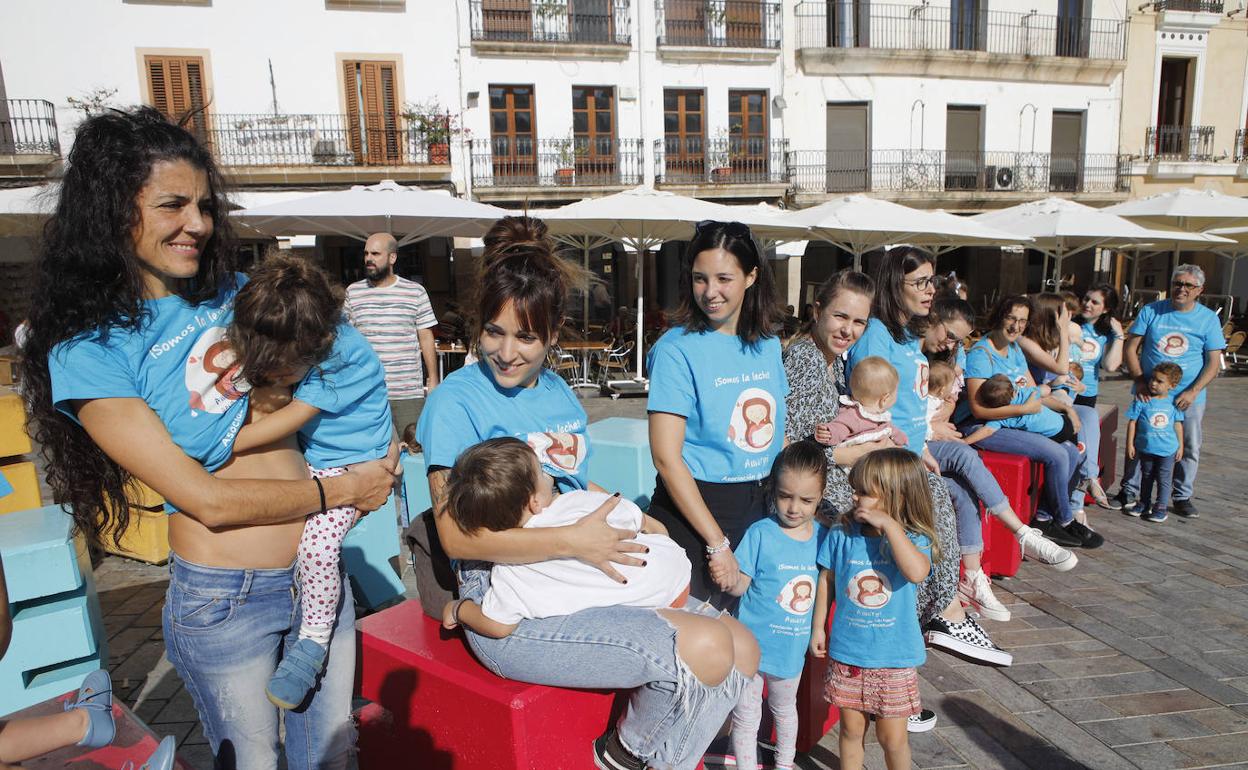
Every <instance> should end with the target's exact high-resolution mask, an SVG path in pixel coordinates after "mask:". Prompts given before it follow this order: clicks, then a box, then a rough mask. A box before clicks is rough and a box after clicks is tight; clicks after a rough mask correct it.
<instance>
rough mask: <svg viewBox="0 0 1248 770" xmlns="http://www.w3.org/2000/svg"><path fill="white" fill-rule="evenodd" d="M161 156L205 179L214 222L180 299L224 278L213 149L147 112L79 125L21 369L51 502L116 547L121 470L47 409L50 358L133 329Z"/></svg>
mask: <svg viewBox="0 0 1248 770" xmlns="http://www.w3.org/2000/svg"><path fill="white" fill-rule="evenodd" d="M165 161H185V162H187V163H189V164H190V165H191V166H193V167H194V168H195V169H197V170H199V171H202V172H203V173H204V174H205V175H207V177H208V190H209V193H210V200H209V203H208V211H207V212H206V215H207V216H209V217H211V219H212V222H213V232H212V236H211V237H209V238H208V239H207V241H206V242H205V243H204V246H203V248H202V251H201V253H200V258H199V271H198V272H197V274H196V275H195V277H194V278H190V279H187V280H185V281H182V282H180V284H179V285H178V286H177V287H176V292H177V294H178V296H180V297H182V298H183V299H184V300H186V301H187V302H188V303H192V304H198V303H200V302H204V301H206V300H209V299H211V298H212V297H214V296H216V294H217V293H218V292H219V291H221V290H222V289H223V288H225V287H227V286H229V285H231V284H232V282H233V280H234V260H235V253H234V240H233V237H232V233H231V229H230V224H229V220H228V218H227V217H226V211H227V204H226V199H225V192H224V185H223V184H222V181H221V177H220V175H219V174H218V172H217V168H216V165H215V164H214V162H213V159H212V155H211V154H210V153H209V152H208V150H206V149H205V148H203V147H202V146H200V144H199V143H198V142H197V141H196V140H195V137H194V136H192V135H191V134H190V133H189V132H187V131H186V130H185V129H183V128H180V127H179V126H176V125H174V124H172V123H170V122H169V121H168V120H166V119H165V117H164V116H163V115H161V114H160V113H159V112H157V111H156V110H154V109H152V108H150V107H141V108H139V109H136V110H134V111H131V112H121V111H117V110H110V111H109V112H106V113H104V114H102V115H97V116H95V117H93V118H90V119H88V120H87V121H85V122H84V123H83V124H82V125H81V126H80V127H79V128H78V134H77V138H76V139H75V140H74V146H73V149H71V150H70V153H69V157H68V159H67V160H66V164H65V175H64V177H63V178H62V180H61V185H60V195H59V199H58V201H57V205H56V209H55V212H54V213H53V214H52V217H51V218H50V219H49V220H48V222H47V225H46V226H45V227H44V230H43V240H42V244H41V247H40V250H39V257H38V262H37V263H36V273H35V284H34V292H33V295H32V297H31V314H30V336H29V338H28V339H27V341H26V346H25V348H24V350H23V354H24V355H23V359H22V364H21V372H22V383H23V386H22V391H23V395H24V397H25V399H26V405H27V409H28V410H29V413H30V416H31V426H30V427H31V435H32V436H33V437H34V439H35V441H36V442H38V444H39V445H40V447H41V448H42V450H41V451H42V454H43V457H44V460H45V461H46V463H47V480H48V486H50V487H51V488H52V493H53V496H54V498H55V499H56V501H57V502H58V503H65V504H68V505H69V506H71V507H72V513H73V517H74V522H75V525H76V527H77V528H78V529H79V530H80V531H82V532H83V533H85V534H86V535H87V536H88V537H89V538H92V539H100V538H103V537H105V536H107V535H110V534H111V536H112V538H113V541H114V543H117V542H118V541H119V540H120V537H121V535H122V533H123V532H124V531H125V529H126V527H127V526H128V524H129V504H128V502H127V499H126V494H125V488H126V485H127V484H129V483H130V482H131V477H130V474H129V473H127V472H126V471H125V470H124V469H123V468H121V466H119V465H118V464H117V463H116V462H114V461H113V460H112V459H111V458H110V457H108V455H106V454H105V453H104V452H103V450H101V449H100V448H99V447H98V446H96V444H95V442H94V441H92V440H91V438H90V437H89V436H88V435H87V433H86V431H84V430H83V428H82V427H81V426H80V425H79V424H78V423H76V422H75V421H73V420H71V419H70V418H69V417H67V416H65V415H64V414H61V413H60V412H58V411H57V410H56V408H55V407H54V406H53V403H52V381H51V377H50V375H49V372H48V356H49V354H50V353H51V351H52V348H53V347H54V346H55V345H57V344H58V343H60V342H65V341H67V340H70V339H73V338H75V337H77V336H79V335H82V334H86V333H91V332H98V333H100V334H101V335H103V336H105V337H107V335H108V332H109V330H110V329H133V330H137V329H139V328H140V327H141V326H142V324H143V322H144V319H145V318H146V314H145V312H144V307H143V278H142V273H141V270H140V267H139V264H138V258H137V257H136V255H135V252H134V240H133V235H132V232H133V230H134V228H135V227H136V226H137V225H138V224H139V222H140V212H139V208H138V196H139V192H140V191H141V190H142V189H143V186H144V185H145V184H146V183H147V180H148V178H149V177H150V175H151V173H152V169H153V167H154V166H155V165H156V164H158V163H161V162H165Z"/></svg>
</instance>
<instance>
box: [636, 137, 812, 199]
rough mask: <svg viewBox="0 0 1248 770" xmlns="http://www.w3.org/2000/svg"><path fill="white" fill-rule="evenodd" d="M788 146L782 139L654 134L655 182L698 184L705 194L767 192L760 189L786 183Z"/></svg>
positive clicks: (665, 184)
mask: <svg viewBox="0 0 1248 770" xmlns="http://www.w3.org/2000/svg"><path fill="white" fill-rule="evenodd" d="M788 149H789V142H788V140H787V139H761V138H760V139H754V138H749V139H742V138H739V137H728V138H715V139H703V138H701V137H685V138H684V139H680V138H674V137H669V138H667V139H656V140H655V141H654V168H655V172H654V173H655V184H657V185H659V186H662V187H698V188H700V189H699V190H698V195H699V196H703V195H705V196H708V197H715V196H716V195H717V193H719V194H721V196H720V197H733V196H738V197H748V196H753V195H771V194H774V193H775V191H774V190H770V189H762V188H768V187H776V186H782V187H787V186H788V182H789V172H788V164H787V161H786V158H787V155H788Z"/></svg>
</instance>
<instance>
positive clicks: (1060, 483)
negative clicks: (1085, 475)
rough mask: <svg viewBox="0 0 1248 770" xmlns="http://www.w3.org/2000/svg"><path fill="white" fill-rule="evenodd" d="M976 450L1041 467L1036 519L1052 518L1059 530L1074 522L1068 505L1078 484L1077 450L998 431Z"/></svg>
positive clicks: (1008, 430) (1029, 435) (1020, 433)
mask: <svg viewBox="0 0 1248 770" xmlns="http://www.w3.org/2000/svg"><path fill="white" fill-rule="evenodd" d="M968 427H969V426H968ZM959 430H962V429H961V428H959ZM962 432H963V433H967V432H969V431H968V430H962ZM977 446H979V447H981V448H982V449H988V450H990V451H993V452H1003V453H1005V454H1014V455H1022V456H1023V457H1027V458H1030V459H1032V460H1036V461H1038V462H1039V463H1041V464H1042V465H1044V494H1043V495H1042V496H1041V499H1040V506H1039V510H1038V511H1037V518H1039V519H1048V518H1053V517H1056V518H1057V521H1058V523H1059V524H1062V525H1063V526H1064V525H1066V524H1069V523H1070V522H1071V521H1073V520H1074V518H1075V514H1074V510H1073V509H1072V508H1071V507H1070V501H1071V499H1072V497H1073V493H1074V490H1075V484H1076V483H1077V482H1078V475H1077V468H1078V466H1079V462H1080V460H1081V457H1080V455H1079V450H1078V449H1077V448H1076V447H1075V446H1074V444H1071V443H1070V442H1064V443H1061V444H1059V443H1057V442H1056V441H1053V440H1051V439H1048V438H1046V437H1044V436H1041V435H1040V434H1038V433H1028V432H1027V431H1025V430H1016V429H1014V428H1001V429H1000V430H998V431H997V432H996V433H994V434H992V435H991V436H989V437H988V438H986V439H983V440H982V441H980V442H978V444H977ZM1080 494H1082V493H1080Z"/></svg>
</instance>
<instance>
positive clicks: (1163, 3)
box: [1153, 0, 1222, 13]
mask: <svg viewBox="0 0 1248 770" xmlns="http://www.w3.org/2000/svg"><path fill="white" fill-rule="evenodd" d="M1153 8H1154V9H1156V10H1158V11H1189V12H1192V13H1222V0H1157V2H1155V3H1153Z"/></svg>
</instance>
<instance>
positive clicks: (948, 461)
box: [927, 441, 1010, 554]
mask: <svg viewBox="0 0 1248 770" xmlns="http://www.w3.org/2000/svg"><path fill="white" fill-rule="evenodd" d="M927 449H928V451H929V452H931V453H932V457H935V458H936V462H937V463H938V464H939V465H940V473H941V475H942V476H943V477H944V478H945V485H946V487H947V488H948V489H949V498H950V499H951V500H952V501H953V510H954V513H956V514H957V517H958V547H959V550H960V551H961V552H962V553H964V554H966V553H981V552H982V551H983V550H984V533H983V528H982V527H983V525H982V522H981V521H980V520H979V503H983V505H984V508H985V509H986V510H987V511H988V512H989V513H993V514H996V513H1000V512H1001V511H1004V510H1005V509H1007V508H1009V507H1010V501H1009V500H1008V499H1006V497H1005V493H1004V492H1002V491H1001V485H1000V484H998V483H997V480H996V478H994V477H993V475H992V472H991V471H989V470H988V469H987V468H986V467H984V461H983V460H981V459H980V457H979V452H976V451H975V449H974V448H973V447H971V446H970V445H968V444H963V443H962V442H961V441H929V442H927Z"/></svg>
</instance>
